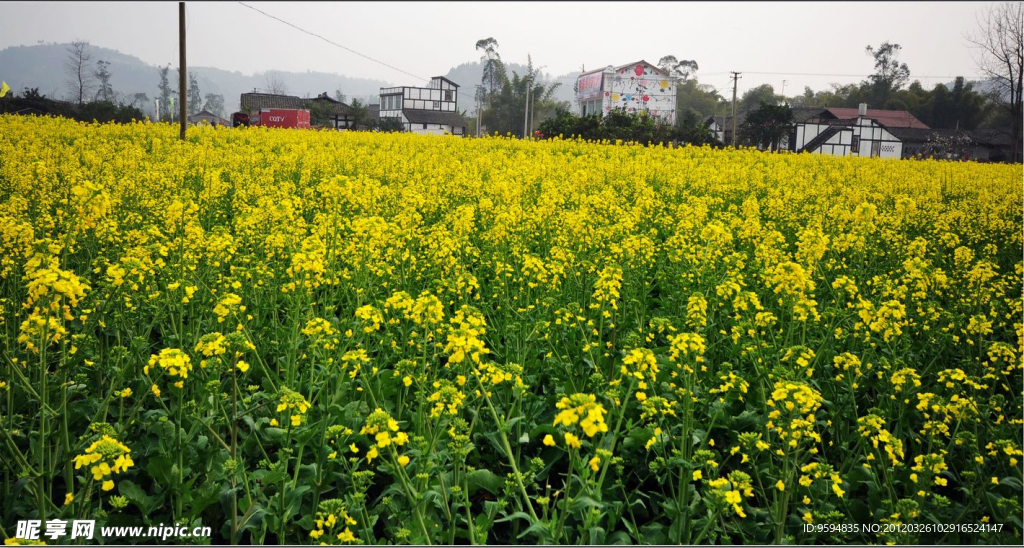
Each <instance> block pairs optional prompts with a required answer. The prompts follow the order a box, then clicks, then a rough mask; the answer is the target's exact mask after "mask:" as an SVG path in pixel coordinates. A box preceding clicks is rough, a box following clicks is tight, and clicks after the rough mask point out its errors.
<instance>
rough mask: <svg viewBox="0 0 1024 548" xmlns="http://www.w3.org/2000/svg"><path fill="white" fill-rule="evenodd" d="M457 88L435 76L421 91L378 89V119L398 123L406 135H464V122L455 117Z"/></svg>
mask: <svg viewBox="0 0 1024 548" xmlns="http://www.w3.org/2000/svg"><path fill="white" fill-rule="evenodd" d="M458 105H459V85H458V84H456V83H455V82H452V81H451V80H449V79H447V78H445V77H444V76H435V77H433V78H431V79H430V84H429V85H428V87H425V88H418V87H410V86H401V87H391V88H380V105H379V106H378V109H379V110H378V116H379V117H380V119H381V120H383V119H385V118H393V119H398V120H399V121H401V123H402V126H403V127H404V128H405V130H406V131H409V132H412V133H423V134H433V135H443V134H451V135H462V136H465V135H466V119H465V118H463V117H462V115H461V114H459V109H458Z"/></svg>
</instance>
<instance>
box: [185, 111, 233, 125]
mask: <svg viewBox="0 0 1024 548" xmlns="http://www.w3.org/2000/svg"><path fill="white" fill-rule="evenodd" d="M188 123H190V124H209V125H211V126H224V127H231V122H229V121H228V120H225V119H224V118H221V117H220V116H217V115H216V114H214V113H212V112H209V111H207V110H201V111H199V112H197V113H195V114H193V115H191V116H189V117H188Z"/></svg>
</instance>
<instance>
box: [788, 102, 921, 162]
mask: <svg viewBox="0 0 1024 548" xmlns="http://www.w3.org/2000/svg"><path fill="white" fill-rule="evenodd" d="M803 116H804V119H803V120H802V121H800V122H795V123H794V127H793V131H792V132H791V137H792V138H791V139H790V140H789V147H788V148H789V150H791V151H793V152H810V153H812V154H829V155H831V156H870V157H873V158H874V157H878V158H902V157H903V142H902V140H900V138H899V137H897V136H896V135H894V134H893V133H892V131H890V130H891V129H893V128H913V129H929V128H928V126H926V125H925V124H924V123H923V122H921V121H920V120H918V119H917V118H916V117H914V115H913V114H910V113H909V112H907V111H905V110H882V109H869V108H868V106H867V105H866V104H864V103H861V105H860V106H859V107H858V108H837V107H825V108H820V109H810V110H805V111H804V113H803Z"/></svg>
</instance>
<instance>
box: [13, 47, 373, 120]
mask: <svg viewBox="0 0 1024 548" xmlns="http://www.w3.org/2000/svg"><path fill="white" fill-rule="evenodd" d="M66 48H67V44H45V45H34V46H15V47H10V48H6V49H3V50H0V79H3V80H4V81H6V82H7V84H8V85H10V86H11V90H12V91H13V92H15V93H21V92H22V90H23V89H24V88H26V87H28V88H39V92H40V93H42V94H45V95H46V96H48V97H53V98H58V99H63V98H67V97H68V96H69V88H68V87H67V85H66V84H65V80H66V76H65V72H64V61H65V59H67V50H66ZM89 51H90V53H91V54H92V57H93V61H92V62H93V63H95V62H96V61H99V60H103V61H108V62H109V63H110V67H109V69H108V70H110V73H111V75H112V76H111V84H112V85H113V87H114V90H115V91H116V92H118V93H122V94H125V95H131V94H134V93H145V94H147V95H148V96H149V98H150V102H149V104H148V105H145V107H144V108H143V111H144V112H145V113H146V114H152V111H153V108H154V107H153V102H152V100H153V98H155V97H156V96H158V95H159V91H158V89H157V88H158V86H159V84H160V68H159V67H157V66H154V65H150V64H147V63H145V62H144V61H142V60H141V59H139V58H138V57H134V56H132V55H127V54H124V53H121V52H119V51H117V50H112V49H107V48H101V47H96V46H90V47H89ZM189 70H191V71H194V72H195V73H196V75H197V76H198V78H199V89H200V91H201V92H202V93H203V94H204V95H205V94H207V93H219V94H221V95H223V96H224V106H225V109H226V110H228V113H230V112H233V111H235V110H237V109H238V106H239V104H238V103H239V97H240V95H241V94H242V93H245V92H249V91H252V90H253V88H263V87H265V85H266V83H265V82H266V79H265V76H264V74H242V73H241V72H232V71H228V70H222V69H218V68H211V67H198V66H197V67H190V69H189ZM274 72H275V73H276V74H277V77H278V79H279V80H280V81H282V82H283V83H284V84H285V85H286V86H287V88H288V93H289V94H290V95H298V96H300V97H305V96H307V95H309V96H315V95H318V94H320V93H323V92H327V93H329V94H331V95H332V96H333V95H334V90H336V89H341V91H342V92H343V93H344V94H345V95H346V97H347V98H348V99H349V100H351V99H352V98H359V99H360V100H363V101H366V100H370V102H372V103H376V102H377V98H378V96H379V93H380V88H381V87H387V86H391V85H393V84H392V83H391V82H385V81H383V80H372V79H368V78H353V77H350V76H344V75H341V74H331V73H325V72H288V71H274ZM170 79H171V85H172V86H175V87H176V86H177V70H176V69H175V67H173V66H172V67H171V71H170Z"/></svg>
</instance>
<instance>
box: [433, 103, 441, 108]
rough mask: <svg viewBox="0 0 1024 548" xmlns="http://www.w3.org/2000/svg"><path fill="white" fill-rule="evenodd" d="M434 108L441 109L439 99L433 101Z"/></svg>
mask: <svg viewBox="0 0 1024 548" xmlns="http://www.w3.org/2000/svg"><path fill="white" fill-rule="evenodd" d="M434 110H441V101H434Z"/></svg>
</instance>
